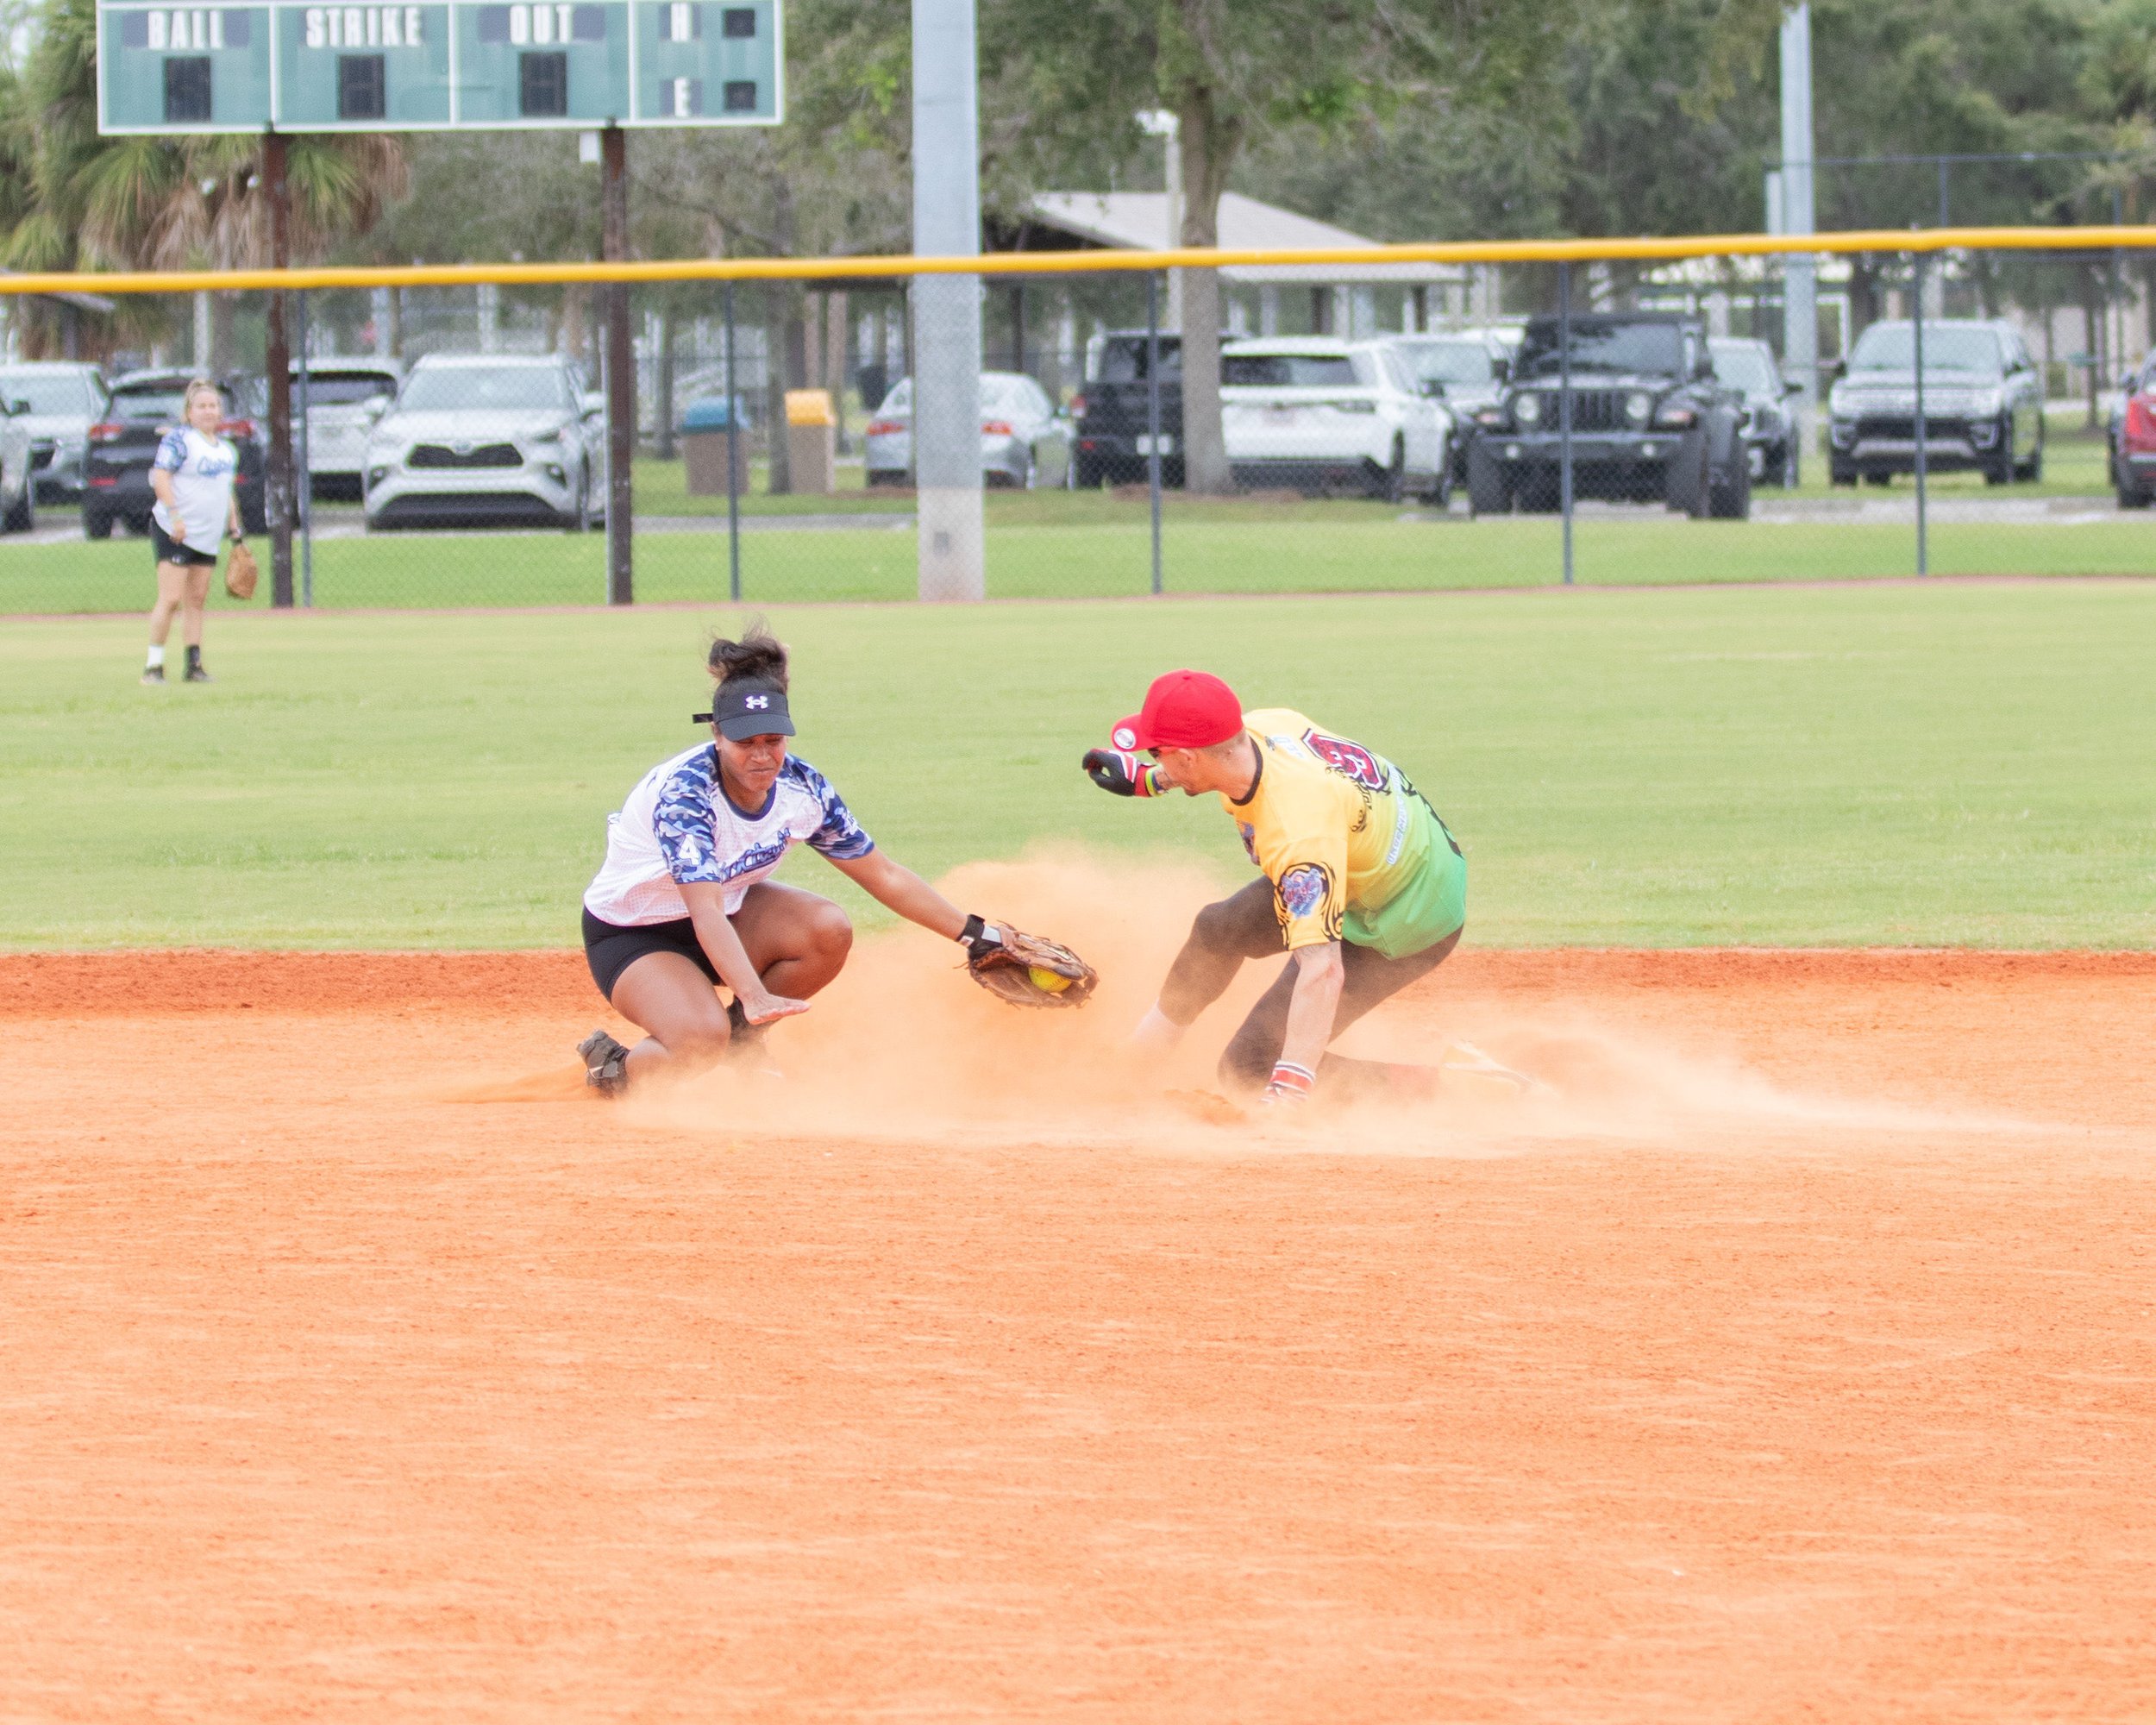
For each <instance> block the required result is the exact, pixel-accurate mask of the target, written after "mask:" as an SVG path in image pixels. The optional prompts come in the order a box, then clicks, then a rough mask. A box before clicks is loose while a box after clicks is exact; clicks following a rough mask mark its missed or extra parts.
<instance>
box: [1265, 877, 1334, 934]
mask: <svg viewBox="0 0 2156 1725" xmlns="http://www.w3.org/2000/svg"><path fill="white" fill-rule="evenodd" d="M1331 892H1332V874H1331V872H1330V871H1329V870H1327V869H1326V868H1325V867H1324V866H1323V865H1322V864H1320V863H1317V862H1298V863H1297V864H1296V865H1295V866H1294V868H1292V869H1289V870H1288V872H1287V873H1286V874H1285V875H1282V876H1281V877H1280V885H1279V886H1278V887H1277V888H1275V894H1276V895H1277V897H1278V898H1279V900H1280V913H1281V919H1282V921H1283V922H1298V921H1300V920H1301V919H1303V918H1304V917H1307V916H1314V915H1316V914H1317V913H1318V912H1319V909H1320V908H1321V907H1322V906H1324V904H1325V901H1326V898H1327V897H1328V896H1330V894H1331Z"/></svg>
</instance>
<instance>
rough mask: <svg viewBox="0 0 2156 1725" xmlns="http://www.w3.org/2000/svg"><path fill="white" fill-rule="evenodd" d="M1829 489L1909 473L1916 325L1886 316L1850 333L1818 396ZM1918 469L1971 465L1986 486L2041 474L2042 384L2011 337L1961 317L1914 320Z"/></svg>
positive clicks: (1878, 481) (1913, 445)
mask: <svg viewBox="0 0 2156 1725" xmlns="http://www.w3.org/2000/svg"><path fill="white" fill-rule="evenodd" d="M1924 466H1925V468H1926V470H1927V472H1930V473H1946V472H1949V471H1952V470H1954V469H1962V470H1966V469H1968V468H1971V467H1973V468H1975V469H1976V470H1977V472H1978V473H1981V474H1983V475H1984V483H1985V484H1987V485H2008V484H2010V483H2011V482H2012V481H2014V480H2017V479H2021V480H2034V479H2041V478H2042V477H2043V475H2044V386H2043V384H2042V382H2041V380H2040V379H2039V378H2038V377H2037V375H2036V365H2035V361H2033V360H2031V359H2030V358H2029V355H2028V348H2025V347H2023V346H2022V345H2021V336H2018V335H2016V334H2015V332H2014V330H2013V329H2010V328H2009V327H2008V326H2006V325H2004V324H1999V323H1981V322H1979V321H1977V319H1974V318H1969V317H1940V318H1938V319H1935V320H1934V319H1932V318H1926V319H1925V320H1924ZM1827 467H1828V469H1829V472H1828V477H1829V478H1830V479H1831V480H1833V483H1834V484H1836V485H1838V486H1839V485H1854V484H1856V482H1857V481H1858V480H1859V479H1861V480H1865V482H1866V483H1867V484H1870V485H1885V484H1886V483H1887V482H1888V481H1889V480H1891V479H1892V478H1893V476H1894V475H1895V474H1913V473H1915V471H1916V329H1915V325H1914V324H1913V323H1904V322H1902V320H1900V319H1898V318H1897V319H1896V320H1895V321H1893V322H1891V323H1874V324H1873V325H1871V328H1870V329H1866V330H1865V332H1864V334H1863V335H1861V336H1858V337H1857V345H1856V346H1855V347H1854V348H1851V349H1850V351H1849V362H1848V364H1847V365H1846V366H1845V367H1842V375H1841V380H1840V381H1839V383H1837V384H1836V385H1835V386H1834V387H1833V392H1832V393H1831V394H1830V395H1829V396H1828V398H1827Z"/></svg>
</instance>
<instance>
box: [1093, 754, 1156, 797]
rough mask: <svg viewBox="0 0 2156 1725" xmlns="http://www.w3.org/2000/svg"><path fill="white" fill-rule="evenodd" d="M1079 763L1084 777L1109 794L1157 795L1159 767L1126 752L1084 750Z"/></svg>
mask: <svg viewBox="0 0 2156 1725" xmlns="http://www.w3.org/2000/svg"><path fill="white" fill-rule="evenodd" d="M1080 764H1081V765H1082V766H1083V767H1084V768H1085V769H1086V776H1087V778H1088V779H1091V780H1092V781H1094V784H1096V785H1098V786H1100V788H1101V789H1102V790H1104V791H1106V792H1108V793H1110V794H1111V795H1113V796H1119V797H1156V796H1158V795H1159V794H1160V793H1161V784H1160V768H1157V767H1156V766H1154V765H1153V764H1152V763H1151V762H1148V761H1141V760H1140V759H1138V756H1136V755H1133V754H1132V753H1131V751H1130V750H1127V749H1088V750H1086V758H1085V760H1084V761H1083V762H1081V763H1080Z"/></svg>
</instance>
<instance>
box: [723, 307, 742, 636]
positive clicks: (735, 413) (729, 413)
mask: <svg viewBox="0 0 2156 1725" xmlns="http://www.w3.org/2000/svg"><path fill="white" fill-rule="evenodd" d="M726 594H727V597H728V598H730V599H732V600H733V602H734V603H735V604H736V605H739V604H740V603H741V396H740V393H739V392H737V391H736V389H735V387H734V285H733V283H732V282H728V283H727V284H726Z"/></svg>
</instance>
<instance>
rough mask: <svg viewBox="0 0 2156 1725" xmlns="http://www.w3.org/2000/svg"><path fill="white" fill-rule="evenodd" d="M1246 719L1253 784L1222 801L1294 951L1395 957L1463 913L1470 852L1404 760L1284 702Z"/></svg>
mask: <svg viewBox="0 0 2156 1725" xmlns="http://www.w3.org/2000/svg"><path fill="white" fill-rule="evenodd" d="M1243 724H1244V729H1245V730H1246V731H1249V733H1250V737H1252V738H1253V739H1254V740H1255V741H1256V743H1257V758H1258V772H1257V784H1256V785H1255V786H1253V787H1251V790H1250V795H1249V797H1248V798H1247V799H1245V800H1244V801H1242V802H1238V801H1236V800H1235V799H1234V798H1232V797H1231V796H1229V795H1228V794H1227V793H1225V791H1224V792H1222V793H1220V805H1221V806H1222V807H1223V808H1225V809H1226V810H1227V812H1228V813H1229V815H1230V816H1231V817H1232V818H1233V819H1234V821H1235V825H1236V830H1237V831H1238V832H1240V833H1241V834H1242V835H1243V848H1244V850H1247V851H1249V852H1250V860H1251V861H1252V862H1256V863H1257V866H1258V867H1259V868H1260V869H1263V870H1264V871H1265V875H1266V878H1267V879H1269V881H1272V883H1273V908H1274V909H1275V911H1276V912H1277V913H1278V914H1279V916H1280V925H1281V931H1282V940H1283V943H1284V944H1285V945H1286V946H1287V947H1288V950H1290V951H1293V950H1294V949H1296V948H1298V947H1303V946H1317V945H1321V944H1324V943H1325V942H1327V941H1332V940H1345V941H1347V942H1349V943H1350V944H1352V945H1356V946H1368V947H1374V948H1376V950H1378V951H1380V952H1382V953H1383V954H1384V955H1385V956H1386V957H1388V958H1401V957H1407V955H1408V954H1410V953H1414V952H1420V951H1422V950H1425V949H1426V948H1427V947H1430V946H1433V945H1435V944H1437V943H1438V941H1440V940H1442V939H1444V938H1445V936H1447V935H1448V934H1451V932H1452V931H1454V930H1455V929H1457V928H1458V927H1459V926H1460V925H1461V924H1462V923H1463V922H1464V921H1465V920H1466V918H1467V862H1466V859H1465V858H1464V857H1463V856H1461V854H1460V847H1459V845H1458V844H1457V842H1456V841H1455V840H1454V839H1453V837H1452V835H1451V832H1450V831H1447V830H1446V827H1445V823H1444V822H1443V821H1442V820H1440V819H1438V814H1437V811H1436V810H1434V809H1432V807H1431V806H1430V805H1429V803H1428V802H1427V801H1426V800H1424V798H1423V796H1422V794H1421V793H1420V792H1419V791H1417V790H1416V789H1415V787H1413V785H1411V784H1409V783H1408V782H1407V776H1406V775H1404V774H1402V773H1401V770H1400V768H1397V767H1395V766H1394V765H1393V763H1392V762H1389V761H1388V760H1387V759H1386V758H1385V757H1384V756H1382V755H1379V754H1376V753H1375V752H1373V751H1372V750H1369V749H1366V748H1364V747H1363V745H1362V744H1361V743H1356V742H1352V741H1351V740H1350V739H1349V738H1347V737H1336V736H1334V735H1332V733H1331V732H1329V731H1320V730H1319V729H1318V727H1317V726H1316V725H1315V724H1313V723H1312V722H1311V721H1310V720H1309V719H1308V718H1305V717H1304V716H1303V715H1302V714H1301V713H1299V712H1292V711H1290V710H1289V709H1288V708H1287V707H1261V708H1259V709H1258V710H1257V711H1256V712H1246V713H1244V715H1243Z"/></svg>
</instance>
